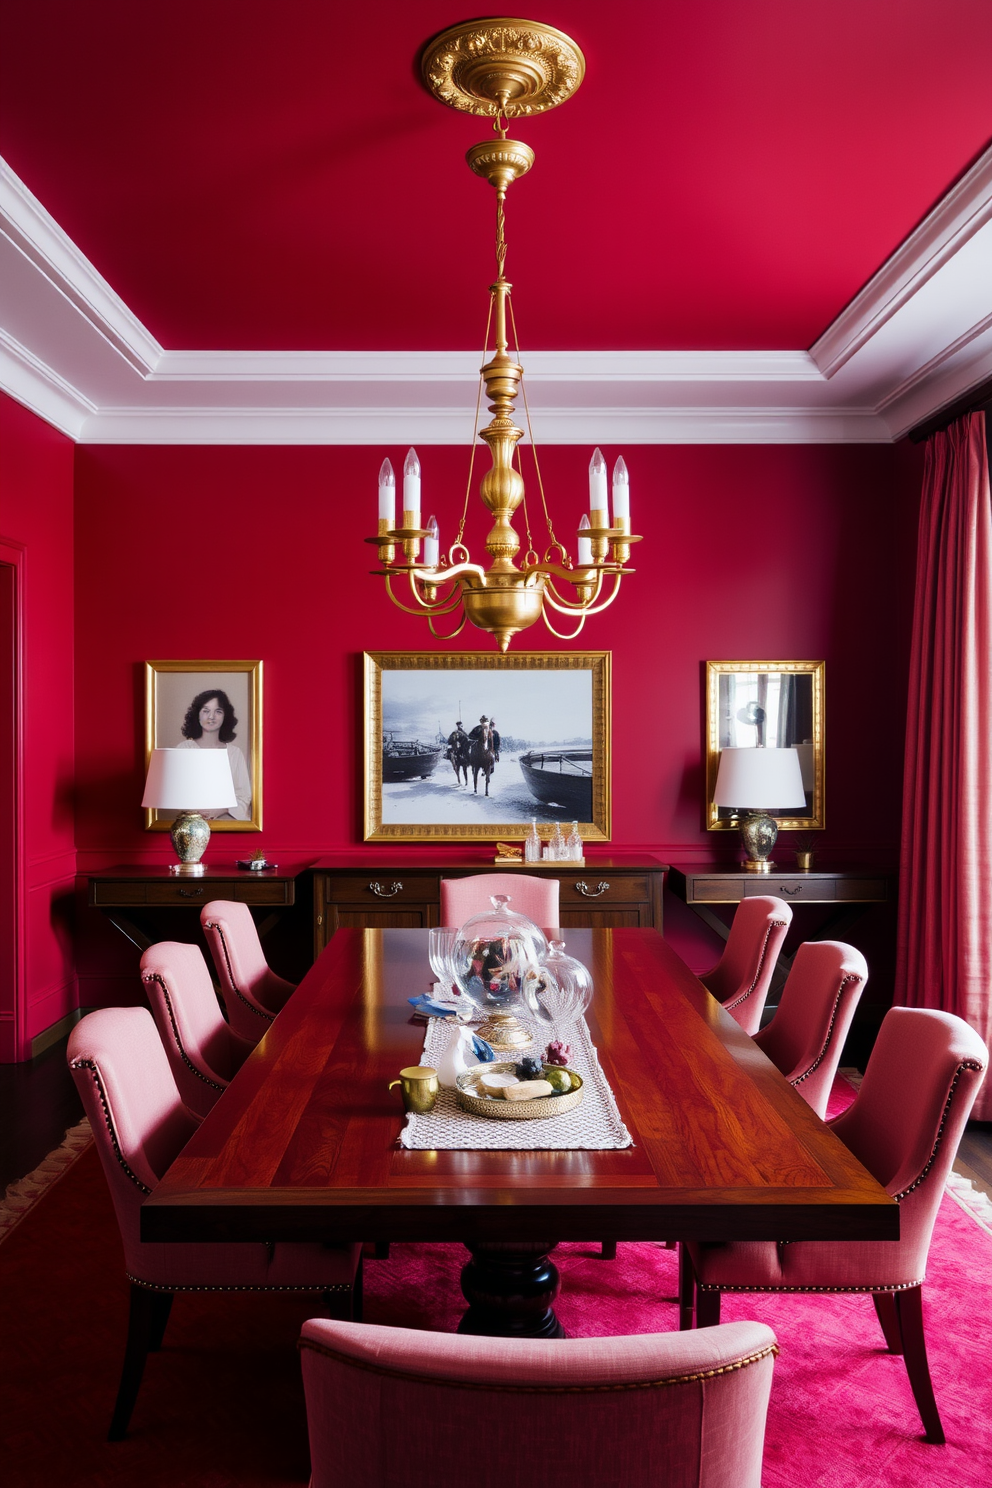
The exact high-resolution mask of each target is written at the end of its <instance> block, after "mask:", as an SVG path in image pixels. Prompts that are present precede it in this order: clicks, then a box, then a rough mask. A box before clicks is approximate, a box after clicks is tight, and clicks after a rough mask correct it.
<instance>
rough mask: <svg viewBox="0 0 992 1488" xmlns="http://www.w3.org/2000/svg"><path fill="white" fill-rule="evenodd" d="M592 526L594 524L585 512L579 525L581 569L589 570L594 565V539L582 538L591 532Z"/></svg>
mask: <svg viewBox="0 0 992 1488" xmlns="http://www.w3.org/2000/svg"><path fill="white" fill-rule="evenodd" d="M591 526H592V523H591V522H590V521H589V518H588V517H587V516H586V514H585V512H583V513H582V521H581V522H580V523H579V567H580V568H588V567H589V565H590V564H591V563H592V538H589V537H583V536H582V534H583V532H588V531H590V529H591Z"/></svg>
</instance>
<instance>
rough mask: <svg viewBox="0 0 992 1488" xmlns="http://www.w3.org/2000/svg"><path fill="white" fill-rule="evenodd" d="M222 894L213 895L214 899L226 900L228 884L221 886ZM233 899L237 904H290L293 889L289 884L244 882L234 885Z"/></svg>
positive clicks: (262, 880)
mask: <svg viewBox="0 0 992 1488" xmlns="http://www.w3.org/2000/svg"><path fill="white" fill-rule="evenodd" d="M222 888H223V890H224V893H223V894H215V895H214V896H213V897H214V898H215V899H223V898H226V897H227V895H228V893H229V890H230V885H229V884H223V885H222ZM234 897H235V899H237V901H238V903H239V904H292V903H293V900H294V897H295V895H294V888H293V885H292V884H291V883H286V882H283V883H273V882H271V881H269V882H268V883H267V882H266V881H265V880H264V879H261V880H258V881H257V882H256V881H253V880H251V879H248V880H246V881H245V882H244V883H240V882H239V883H236V884H235V885H234Z"/></svg>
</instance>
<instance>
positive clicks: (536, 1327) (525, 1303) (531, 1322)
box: [458, 1240, 565, 1338]
mask: <svg viewBox="0 0 992 1488" xmlns="http://www.w3.org/2000/svg"><path fill="white" fill-rule="evenodd" d="M557 1243H558V1242H557V1240H530V1241H507V1242H505V1243H504V1242H502V1241H488V1240H482V1241H478V1242H476V1243H474V1244H471V1245H468V1246H466V1249H468V1250H470V1251H471V1252H472V1259H471V1260H470V1261H469V1263H468V1265H467V1266H466V1267H465V1269H464V1270H463V1271H462V1292H463V1293H464V1296H465V1299H466V1301H467V1302H468V1304H469V1309H468V1312H466V1314H465V1316H464V1317H463V1318H462V1320H461V1322H460V1323H459V1325H458V1331H459V1333H472V1334H475V1335H477V1336H480V1337H483V1338H564V1337H565V1329H564V1328H563V1327H562V1325H561V1323H560V1322H559V1321H558V1318H557V1317H556V1316H555V1312H554V1308H553V1307H552V1305H551V1304H552V1303H553V1302H554V1300H555V1298H556V1297H557V1295H558V1293H559V1291H560V1290H561V1277H560V1276H559V1274H558V1268H557V1266H555V1264H554V1262H553V1261H551V1260H550V1259H549V1256H550V1253H551V1251H553V1250H554V1248H555V1246H556V1245H557Z"/></svg>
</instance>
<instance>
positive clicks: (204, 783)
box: [141, 749, 238, 874]
mask: <svg viewBox="0 0 992 1488" xmlns="http://www.w3.org/2000/svg"><path fill="white" fill-rule="evenodd" d="M194 801H195V802H196V803H197V804H196V805H195V806H194V805H193V804H192V803H193V802H194ZM141 804H142V806H152V807H154V808H156V809H157V810H158V811H176V812H178V813H179V814H178V816H177V817H176V819H175V821H174V822H173V824H172V845H173V847H174V848H175V850H176V857H177V858H178V859H179V862H178V863H170V865H169V866H170V868H171V869H172V871H173V873H189V874H197V873H202V872H203V864H202V863H201V862H200V859H201V858H202V857H203V854H204V851H205V850H206V846H207V843H208V842H209V841H210V827H209V826H208V824H207V823H206V822H205V821H204V819H203V817H202V816H201V815H200V812H201V811H221V810H223V809H224V808H227V807H231V806H236V805H237V804H238V801H237V797H236V796H235V794H234V777H233V776H232V774H231V762H230V760H229V759H228V757H227V750H226V749H153V750H152V753H151V759H150V760H149V761H148V776H147V779H146V780H145V794H144V795H143V796H142V798H141Z"/></svg>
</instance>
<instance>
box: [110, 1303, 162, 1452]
mask: <svg viewBox="0 0 992 1488" xmlns="http://www.w3.org/2000/svg"><path fill="white" fill-rule="evenodd" d="M160 1295H161V1293H159V1292H152V1291H149V1289H148V1288H147V1287H141V1286H135V1285H134V1283H133V1282H132V1283H131V1308H130V1313H129V1315H128V1323H127V1345H126V1347H125V1349H124V1364H123V1367H122V1368H121V1382H120V1385H119V1386H118V1389H117V1402H116V1404H115V1405H114V1414H113V1417H112V1419H111V1422H110V1430H109V1431H108V1432H107V1440H108V1441H123V1440H124V1437H125V1436H126V1435H127V1428H128V1423H129V1422H130V1420H131V1412H132V1411H133V1410H134V1402H135V1401H136V1400H137V1398H138V1390H139V1389H140V1387H141V1376H142V1375H143V1374H144V1372H145V1360H146V1359H147V1358H148V1350H149V1348H150V1347H151V1341H152V1338H153V1336H154V1333H155V1318H156V1308H155V1303H156V1302H157V1301H158V1298H159V1296H160ZM170 1301H171V1295H170ZM158 1311H159V1315H161V1307H159V1310H158ZM162 1326H163V1328H164V1326H165V1324H164V1322H163V1325H162Z"/></svg>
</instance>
